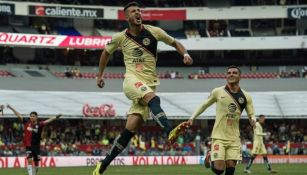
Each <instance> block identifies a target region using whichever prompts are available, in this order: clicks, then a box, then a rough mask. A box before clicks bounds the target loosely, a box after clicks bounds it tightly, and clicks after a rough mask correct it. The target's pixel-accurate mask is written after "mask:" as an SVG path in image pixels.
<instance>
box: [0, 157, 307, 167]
mask: <svg viewBox="0 0 307 175" xmlns="http://www.w3.org/2000/svg"><path fill="white" fill-rule="evenodd" d="M103 158H104V157H100V156H58V157H42V158H41V161H40V162H39V166H40V167H75V166H95V165H96V162H97V161H99V160H101V159H103ZM269 160H270V162H271V163H276V164H284V163H307V156H306V155H293V156H292V155H291V156H272V155H270V156H269ZM203 161H204V157H203V156H119V157H116V158H115V159H114V160H113V161H112V162H111V165H112V166H126V165H130V166H131V165H133V166H144V165H199V164H203ZM254 163H256V164H257V163H262V164H263V160H262V158H261V157H258V158H256V159H255V161H254ZM26 166H27V161H26V157H0V168H24V167H26Z"/></svg>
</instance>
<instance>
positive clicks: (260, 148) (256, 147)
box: [244, 115, 277, 174]
mask: <svg viewBox="0 0 307 175" xmlns="http://www.w3.org/2000/svg"><path fill="white" fill-rule="evenodd" d="M264 122H265V116H264V115H259V118H258V122H256V128H255V129H254V142H253V150H252V157H251V158H250V159H249V162H248V164H247V166H246V168H245V170H244V173H248V174H251V171H250V168H251V166H252V164H253V161H254V160H255V158H256V157H257V155H262V156H263V161H264V163H265V164H266V167H267V168H268V171H269V172H270V173H277V171H274V170H272V168H271V165H270V163H269V160H268V156H267V151H266V149H265V145H264V143H263V136H265V135H266V133H264V132H263V129H262V126H263V125H264Z"/></svg>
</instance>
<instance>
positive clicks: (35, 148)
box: [7, 105, 62, 175]
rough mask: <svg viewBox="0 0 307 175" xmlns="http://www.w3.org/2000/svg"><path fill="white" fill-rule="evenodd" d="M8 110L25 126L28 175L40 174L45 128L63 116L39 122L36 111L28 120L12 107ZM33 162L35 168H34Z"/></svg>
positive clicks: (24, 142)
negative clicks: (41, 143) (42, 137)
mask: <svg viewBox="0 0 307 175" xmlns="http://www.w3.org/2000/svg"><path fill="white" fill-rule="evenodd" d="M7 108H8V109H10V110H12V111H13V112H14V114H15V115H16V116H17V117H18V119H19V120H20V122H22V123H23V124H24V133H23V135H24V137H23V144H24V146H25V147H26V153H27V162H28V167H27V170H28V175H36V174H37V172H38V163H39V161H40V140H41V132H42V130H43V127H44V126H45V125H47V124H49V123H51V122H52V121H54V120H56V119H59V118H60V117H61V116H62V115H61V114H58V115H57V116H55V117H50V118H49V119H47V120H45V121H41V122H38V120H37V118H38V114H37V112H35V111H33V112H31V113H30V120H26V119H24V118H23V116H22V115H21V114H20V113H19V112H17V111H16V110H15V109H14V108H13V107H12V106H10V105H7ZM33 160H34V167H32V162H33Z"/></svg>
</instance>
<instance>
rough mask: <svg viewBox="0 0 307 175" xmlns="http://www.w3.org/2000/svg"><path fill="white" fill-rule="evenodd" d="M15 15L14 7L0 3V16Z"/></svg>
mask: <svg viewBox="0 0 307 175" xmlns="http://www.w3.org/2000/svg"><path fill="white" fill-rule="evenodd" d="M14 14H15V5H14V4H7V3H0V15H14Z"/></svg>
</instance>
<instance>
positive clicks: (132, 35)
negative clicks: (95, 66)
mask: <svg viewBox="0 0 307 175" xmlns="http://www.w3.org/2000/svg"><path fill="white" fill-rule="evenodd" d="M124 12H125V16H126V20H127V22H128V24H129V28H128V29H126V30H124V31H122V32H119V33H117V34H115V35H114V36H113V37H112V41H111V42H110V43H108V44H107V45H106V48H105V49H104V51H103V52H102V55H101V57H100V62H99V73H98V77H97V85H98V86H99V87H100V88H102V87H103V86H104V79H103V72H104V69H105V67H106V65H107V62H108V59H109V55H110V54H112V53H113V52H114V51H115V50H116V49H117V48H121V50H122V52H123V55H124V62H125V67H126V74H125V79H124V82H123V90H124V93H125V95H126V96H127V98H128V99H129V100H131V101H132V105H131V108H130V110H129V112H128V113H127V114H128V117H127V123H126V126H125V129H124V130H123V131H122V132H121V133H120V135H119V136H118V137H117V138H116V139H115V141H114V143H113V147H112V148H111V150H110V152H109V153H108V154H107V155H106V158H105V159H104V160H102V161H100V162H99V163H98V164H97V166H96V169H95V170H94V172H93V175H100V174H102V173H103V172H104V171H105V169H106V168H107V167H108V165H109V164H110V163H111V161H112V160H113V159H114V158H115V157H116V156H117V155H118V154H119V153H121V152H122V151H123V150H124V149H125V147H126V146H127V144H128V143H129V141H130V139H131V138H132V137H133V136H134V135H135V132H136V131H137V130H138V129H139V128H140V126H141V125H142V123H144V122H145V121H146V120H147V119H148V117H149V111H151V112H152V113H153V119H154V120H155V121H156V122H157V123H158V124H159V125H160V126H161V127H162V128H163V131H164V132H165V133H167V135H168V139H169V140H170V142H172V141H173V140H176V136H177V135H176V133H172V134H169V132H170V131H171V130H172V128H171V126H170V124H169V122H168V119H167V117H166V115H165V113H164V111H163V110H162V108H161V106H160V98H159V97H158V96H157V95H156V94H155V89H156V86H157V85H159V84H160V82H159V79H158V77H157V73H156V61H157V44H158V41H163V42H164V43H166V44H168V45H170V46H173V47H174V48H175V49H176V50H177V52H179V54H181V55H182V57H183V62H184V63H185V64H186V65H191V64H192V62H193V60H192V58H191V57H190V55H189V54H188V52H187V50H186V49H185V47H184V46H183V45H182V44H181V43H179V42H178V41H176V40H175V39H174V38H173V37H171V36H169V35H168V34H167V33H166V32H165V31H163V30H162V29H161V28H159V27H155V26H151V25H145V24H142V15H141V9H140V7H139V4H138V3H136V2H130V3H128V4H127V5H126V6H125V7H124Z"/></svg>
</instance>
